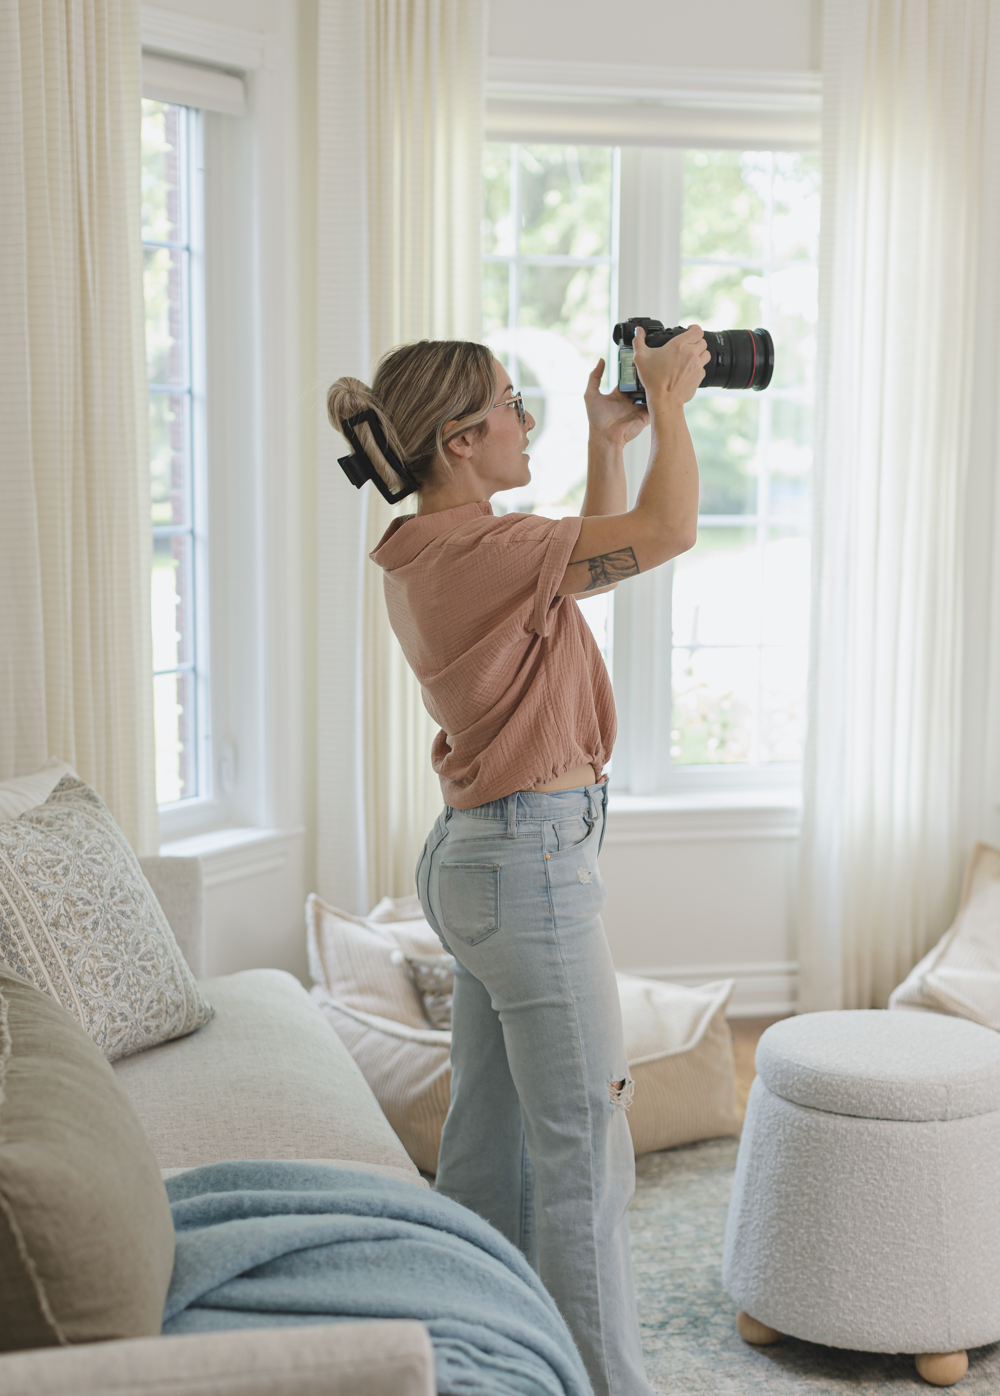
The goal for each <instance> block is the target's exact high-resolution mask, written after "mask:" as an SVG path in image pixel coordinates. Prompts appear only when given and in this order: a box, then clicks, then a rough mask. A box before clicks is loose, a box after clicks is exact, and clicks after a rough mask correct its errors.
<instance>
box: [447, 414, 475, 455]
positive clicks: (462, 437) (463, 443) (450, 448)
mask: <svg viewBox="0 0 1000 1396" xmlns="http://www.w3.org/2000/svg"><path fill="white" fill-rule="evenodd" d="M454 425H455V423H454V422H445V424H444V430H443V431H442V433H441V434H442V436H444V437H446V438H447V436H448V432H449V430H450V428H451V427H453V426H454ZM472 451H473V435H472V433H471V432H468V431H461V432H459V434H458V435H457V436H453V437H452V438H451V440H450V441H447V440H446V442H445V448H444V453H445V459H447V458H448V456H449V455H453V456H458V457H459V459H461V460H468V459H469V457H470V456H471V455H472Z"/></svg>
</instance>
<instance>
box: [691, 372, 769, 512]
mask: <svg viewBox="0 0 1000 1396" xmlns="http://www.w3.org/2000/svg"><path fill="white" fill-rule="evenodd" d="M759 413H760V401H759V399H758V397H757V395H756V394H750V393H746V394H744V393H730V392H726V393H719V394H718V395H713V396H706V395H703V394H699V395H697V396H696V397H695V398H694V400H693V401H692V402H691V403H690V404H689V406H688V408H687V420H688V428H689V430H690V432H691V439H692V441H693V442H694V448H695V451H696V453H697V456H698V472H699V475H700V478H701V495H700V500H699V505H698V508H699V512H700V513H702V514H753V513H756V510H757V439H758V432H759V420H758V419H759Z"/></svg>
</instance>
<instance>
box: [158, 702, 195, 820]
mask: <svg viewBox="0 0 1000 1396" xmlns="http://www.w3.org/2000/svg"><path fill="white" fill-rule="evenodd" d="M153 722H154V726H155V729H156V801H157V804H160V805H166V804H170V803H172V802H173V801H174V800H186V799H190V797H191V796H192V795H197V793H198V780H197V768H196V761H195V754H196V750H197V742H196V730H195V702H194V677H193V675H191V674H158V675H157V676H156V678H155V679H154V680H153Z"/></svg>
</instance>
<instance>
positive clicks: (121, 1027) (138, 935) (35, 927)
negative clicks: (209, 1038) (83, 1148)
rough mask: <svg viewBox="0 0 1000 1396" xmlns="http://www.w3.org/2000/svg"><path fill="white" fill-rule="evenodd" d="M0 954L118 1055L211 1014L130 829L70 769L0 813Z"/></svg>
mask: <svg viewBox="0 0 1000 1396" xmlns="http://www.w3.org/2000/svg"><path fill="white" fill-rule="evenodd" d="M0 961H2V962H3V963H5V964H6V965H7V967H8V968H10V969H11V970H13V971H14V973H15V974H19V975H21V976H22V977H23V978H24V979H27V980H28V981H29V982H30V983H32V984H34V985H36V986H37V987H38V988H39V989H43V990H44V991H45V992H46V993H47V994H50V995H51V996H52V997H53V998H54V999H56V1000H57V1001H58V1002H59V1003H61V1004H62V1006H63V1007H64V1008H65V1009H67V1010H68V1011H69V1012H70V1013H71V1014H72V1015H73V1017H74V1018H76V1020H77V1022H78V1023H80V1025H81V1027H83V1028H84V1029H85V1031H86V1032H87V1033H88V1034H89V1035H90V1037H92V1038H93V1040H94V1041H95V1042H96V1043H97V1045H98V1047H100V1049H101V1050H102V1052H104V1054H105V1056H106V1057H108V1058H109V1059H110V1060H111V1061H114V1060H115V1059H116V1058H117V1057H125V1056H128V1055H129V1053H131V1052H139V1051H141V1050H142V1049H143V1048H144V1047H153V1046H155V1045H156V1044H157V1043H159V1042H166V1041H168V1040H169V1039H170V1038H174V1037H183V1036H185V1034H187V1033H189V1032H193V1031H194V1030H195V1028H200V1027H201V1026H202V1024H203V1023H207V1022H208V1020H209V1019H210V1018H211V1016H212V1009H211V1007H210V1005H209V1004H208V1003H206V1002H205V1000H204V998H203V997H202V996H201V994H200V993H199V991H198V986H197V984H196V983H195V979H194V975H193V974H192V973H191V970H190V968H189V967H188V965H187V962H186V961H185V959H184V956H183V955H182V954H181V951H180V948H179V947H178V945H177V942H176V940H175V939H174V934H173V932H172V931H171V929H170V926H169V925H168V923H167V919H166V917H165V916H164V914H163V912H162V910H161V909H160V905H159V903H158V902H157V900H156V898H155V896H154V895H153V892H152V889H151V888H150V886H149V883H148V882H147V881H146V879H145V878H144V877H143V875H142V871H141V870H140V867H139V863H138V860H137V859H136V856H135V854H134V853H133V852H132V849H131V848H130V846H129V844H128V841H127V840H126V838H125V835H124V834H123V833H122V831H121V830H120V829H119V827H118V825H117V824H116V823H115V821H114V818H113V817H112V814H111V811H110V810H109V809H108V807H107V806H106V805H105V804H104V801H103V800H102V799H101V798H100V796H99V795H97V793H96V792H95V791H93V790H92V789H91V788H90V786H89V785H87V784H86V783H85V782H84V781H82V780H81V779H80V778H79V777H78V776H77V775H75V774H74V773H72V772H70V773H69V774H67V775H64V776H63V777H62V778H61V779H60V780H59V782H58V784H57V785H56V786H55V789H54V790H53V791H52V793H51V794H50V795H49V797H48V799H46V800H45V801H44V802H43V803H42V804H39V805H36V806H34V808H31V809H28V810H26V811H25V812H24V813H23V814H21V815H19V816H18V817H17V818H13V819H11V818H7V819H2V820H0Z"/></svg>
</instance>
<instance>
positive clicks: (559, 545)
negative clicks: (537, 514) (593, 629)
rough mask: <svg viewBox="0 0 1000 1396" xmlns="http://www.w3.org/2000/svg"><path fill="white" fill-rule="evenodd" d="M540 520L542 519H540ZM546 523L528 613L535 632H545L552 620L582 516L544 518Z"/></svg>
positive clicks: (545, 633) (581, 523)
mask: <svg viewBox="0 0 1000 1396" xmlns="http://www.w3.org/2000/svg"><path fill="white" fill-rule="evenodd" d="M540 522H541V520H540ZM544 522H545V523H546V524H548V525H549V527H548V530H547V532H548V537H547V539H545V540H544V543H543V553H542V565H541V567H540V569H539V573H538V582H537V584H536V586H535V604H534V606H533V608H532V613H531V626H530V628H531V629H532V630H534V632H535V633H536V634H537V635H547V634H548V633H549V626H550V624H551V621H552V603H553V601H554V600H555V599H556V592H557V591H558V590H559V584H560V582H561V581H562V579H563V575H564V573H565V571H566V564H567V563H568V562H569V559H570V554H571V553H572V551H573V549H574V548H575V547H576V541H577V539H578V538H579V536H580V529H581V527H582V525H583V519H582V518H580V516H579V515H575V516H573V517H571V518H566V519H556V520H555V521H554V522H553V521H552V520H551V519H546V520H545V521H544Z"/></svg>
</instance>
